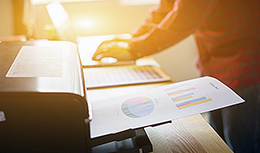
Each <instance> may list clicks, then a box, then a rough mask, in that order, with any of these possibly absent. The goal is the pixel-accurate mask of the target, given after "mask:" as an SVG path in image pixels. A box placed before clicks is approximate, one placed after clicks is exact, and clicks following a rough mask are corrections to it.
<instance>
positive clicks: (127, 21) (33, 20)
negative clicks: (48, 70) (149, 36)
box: [0, 0, 199, 82]
mask: <svg viewBox="0 0 260 153" xmlns="http://www.w3.org/2000/svg"><path fill="white" fill-rule="evenodd" d="M54 1H55V0H0V40H16V39H18V40H59V36H58V34H57V31H56V30H55V28H54V26H53V22H52V20H51V18H50V16H49V14H48V12H47V9H46V5H48V4H49V3H52V2H54ZM58 2H60V4H61V5H62V6H63V7H64V9H65V10H66V12H67V13H68V16H69V21H70V26H71V29H72V30H73V32H74V34H75V35H76V36H94V35H108V34H122V33H130V32H131V31H132V30H133V29H134V28H135V27H136V26H137V25H138V24H139V23H140V22H141V21H142V20H143V19H144V18H145V17H146V15H147V14H148V12H149V10H150V9H151V8H153V7H154V6H155V5H156V4H158V3H159V0H59V1H58ZM196 52H197V46H196V43H195V40H194V37H193V35H191V36H189V37H188V38H186V39H185V40H183V41H181V42H180V43H178V44H176V45H174V46H172V47H170V48H168V49H166V50H164V51H162V52H160V53H158V54H155V55H153V57H154V58H155V59H156V61H157V62H158V63H159V64H160V65H161V67H162V68H163V69H164V70H165V71H166V72H167V73H168V74H169V75H170V76H171V77H172V78H173V79H174V80H175V82H178V81H183V80H187V79H192V78H196V77H198V76H199V72H198V70H197V68H196V66H195V64H194V61H195V56H196Z"/></svg>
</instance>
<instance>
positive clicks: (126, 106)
mask: <svg viewBox="0 0 260 153" xmlns="http://www.w3.org/2000/svg"><path fill="white" fill-rule="evenodd" d="M121 109H122V111H123V113H124V114H125V115H126V116H128V117H131V118H140V117H144V116H147V115H150V114H151V113H152V112H153V110H154V103H153V101H152V100H151V99H149V98H147V97H135V98H131V99H128V100H126V101H124V102H123V103H122V105H121Z"/></svg>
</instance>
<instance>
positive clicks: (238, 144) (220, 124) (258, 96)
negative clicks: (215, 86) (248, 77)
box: [209, 84, 260, 153]
mask: <svg viewBox="0 0 260 153" xmlns="http://www.w3.org/2000/svg"><path fill="white" fill-rule="evenodd" d="M237 93H238V94H239V95H240V96H241V97H242V98H243V99H244V100H245V103H242V104H239V105H235V106H231V107H227V108H224V109H221V110H216V111H212V112H210V113H209V117H210V124H211V125H212V127H213V128H214V129H215V130H216V131H217V132H218V134H219V135H220V136H221V137H222V139H223V140H225V141H226V143H227V144H228V145H229V147H230V148H231V149H232V150H233V151H234V152H235V153H240V152H241V153H246V152H248V153H259V152H260V84H256V85H253V86H250V87H248V88H245V89H243V90H241V91H238V92H237Z"/></svg>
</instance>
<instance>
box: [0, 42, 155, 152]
mask: <svg viewBox="0 0 260 153" xmlns="http://www.w3.org/2000/svg"><path fill="white" fill-rule="evenodd" d="M89 108H90V107H89V104H88V102H87V98H86V89H85V83H84V77H83V70H82V65H81V61H80V58H79V54H78V50H77V45H76V44H74V43H71V42H66V41H27V42H0V131H1V132H0V133H1V134H0V152H26V153H27V152H37V153H40V152H55V153H57V152H65V153H70V152H73V153H77V152H140V151H141V152H150V151H152V145H151V142H150V141H149V138H148V137H147V135H146V133H145V131H144V130H143V129H142V128H141V129H135V130H127V131H124V132H120V133H115V134H112V135H105V136H101V137H100V138H95V139H92V140H91V137H90V124H89V123H90V121H91V112H90V109H89Z"/></svg>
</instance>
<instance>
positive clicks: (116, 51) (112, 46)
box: [92, 38, 133, 61]
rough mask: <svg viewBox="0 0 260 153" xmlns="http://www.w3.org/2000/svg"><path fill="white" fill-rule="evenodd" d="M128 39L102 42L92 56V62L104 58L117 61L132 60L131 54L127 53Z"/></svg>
mask: <svg viewBox="0 0 260 153" xmlns="http://www.w3.org/2000/svg"><path fill="white" fill-rule="evenodd" d="M129 41H130V39H120V38H115V39H112V40H106V41H103V42H102V43H101V44H100V45H99V46H98V48H97V50H96V52H95V54H94V55H93V56H92V59H93V60H96V61H99V60H101V59H102V58H105V57H112V58H115V59H117V60H118V61H123V60H133V56H132V54H131V53H130V52H129Z"/></svg>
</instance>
